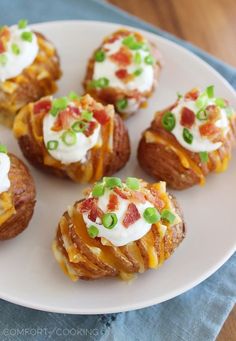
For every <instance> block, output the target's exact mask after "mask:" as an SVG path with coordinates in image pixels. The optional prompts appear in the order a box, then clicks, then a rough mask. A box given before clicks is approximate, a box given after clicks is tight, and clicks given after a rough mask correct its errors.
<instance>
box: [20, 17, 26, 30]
mask: <svg viewBox="0 0 236 341" xmlns="http://www.w3.org/2000/svg"><path fill="white" fill-rule="evenodd" d="M27 25H28V21H27V20H26V19H21V20H19V21H18V28H19V29H23V28H26V26H27Z"/></svg>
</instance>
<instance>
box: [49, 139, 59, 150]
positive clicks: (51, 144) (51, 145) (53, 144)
mask: <svg viewBox="0 0 236 341" xmlns="http://www.w3.org/2000/svg"><path fill="white" fill-rule="evenodd" d="M58 144H59V143H58V141H56V140H51V141H48V142H47V149H48V150H56V149H57V148H58Z"/></svg>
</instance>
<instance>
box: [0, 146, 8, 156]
mask: <svg viewBox="0 0 236 341" xmlns="http://www.w3.org/2000/svg"><path fill="white" fill-rule="evenodd" d="M0 153H4V154H6V153H7V147H6V146H5V145H4V144H0Z"/></svg>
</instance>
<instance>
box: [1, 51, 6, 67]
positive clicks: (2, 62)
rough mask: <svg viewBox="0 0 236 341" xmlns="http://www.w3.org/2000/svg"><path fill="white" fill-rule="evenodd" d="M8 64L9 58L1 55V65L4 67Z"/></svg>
mask: <svg viewBox="0 0 236 341" xmlns="http://www.w3.org/2000/svg"><path fill="white" fill-rule="evenodd" d="M6 63H7V56H6V55H5V54H0V65H2V66H4V65H6Z"/></svg>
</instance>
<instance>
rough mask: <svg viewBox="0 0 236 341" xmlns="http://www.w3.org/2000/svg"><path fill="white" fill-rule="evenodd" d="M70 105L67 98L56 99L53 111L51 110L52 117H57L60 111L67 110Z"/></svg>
mask: <svg viewBox="0 0 236 341" xmlns="http://www.w3.org/2000/svg"><path fill="white" fill-rule="evenodd" d="M67 105H68V99H67V97H61V98H56V99H54V101H53V103H52V109H51V110H50V114H51V115H52V116H56V115H57V114H58V112H59V111H61V110H65V109H66V108H67Z"/></svg>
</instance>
